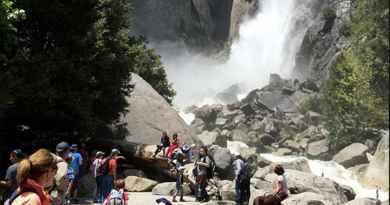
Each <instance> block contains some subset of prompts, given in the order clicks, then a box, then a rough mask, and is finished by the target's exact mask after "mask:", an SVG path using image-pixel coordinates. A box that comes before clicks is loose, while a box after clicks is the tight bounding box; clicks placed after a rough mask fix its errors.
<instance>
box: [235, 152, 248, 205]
mask: <svg viewBox="0 0 390 205" xmlns="http://www.w3.org/2000/svg"><path fill="white" fill-rule="evenodd" d="M233 169H234V176H235V178H234V181H235V183H236V184H235V189H236V204H237V205H242V204H243V203H244V202H246V201H249V197H250V176H249V173H248V172H249V170H248V164H247V163H246V162H244V159H243V158H242V157H241V155H237V156H236V159H235V160H234V162H233Z"/></svg>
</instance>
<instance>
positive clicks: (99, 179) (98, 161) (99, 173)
mask: <svg viewBox="0 0 390 205" xmlns="http://www.w3.org/2000/svg"><path fill="white" fill-rule="evenodd" d="M103 157H104V152H102V151H97V152H96V158H95V160H94V161H93V163H92V166H91V171H92V173H93V176H94V177H95V180H96V196H95V203H102V201H103V195H102V183H103V177H104V171H103V169H102V165H103Z"/></svg>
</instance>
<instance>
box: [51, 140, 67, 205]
mask: <svg viewBox="0 0 390 205" xmlns="http://www.w3.org/2000/svg"><path fill="white" fill-rule="evenodd" d="M54 156H55V159H56V162H57V168H58V170H57V173H56V175H55V176H54V179H55V183H54V186H53V187H52V189H51V196H52V197H53V203H54V204H55V205H62V204H64V203H65V197H66V193H67V190H68V187H69V184H70V179H69V178H68V175H67V173H68V161H70V159H71V156H70V146H69V144H68V143H67V142H60V143H58V144H57V146H56V154H55V155H54Z"/></svg>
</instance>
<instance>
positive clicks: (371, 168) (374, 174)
mask: <svg viewBox="0 0 390 205" xmlns="http://www.w3.org/2000/svg"><path fill="white" fill-rule="evenodd" d="M363 183H364V184H365V185H366V186H370V187H372V188H375V186H379V187H380V188H381V189H383V190H385V191H389V131H388V130H387V131H382V139H381V141H380V142H379V144H378V147H377V150H376V152H375V155H374V158H373V159H372V160H370V163H369V165H368V167H367V170H366V172H365V174H364V177H363Z"/></svg>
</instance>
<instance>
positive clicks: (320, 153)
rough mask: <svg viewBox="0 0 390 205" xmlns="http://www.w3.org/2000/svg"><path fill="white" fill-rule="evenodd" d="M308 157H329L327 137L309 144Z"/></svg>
mask: <svg viewBox="0 0 390 205" xmlns="http://www.w3.org/2000/svg"><path fill="white" fill-rule="evenodd" d="M306 153H307V155H308V157H310V158H315V159H328V158H329V142H328V140H327V139H323V140H320V141H315V142H311V143H309V144H308V145H307V151H306Z"/></svg>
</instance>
